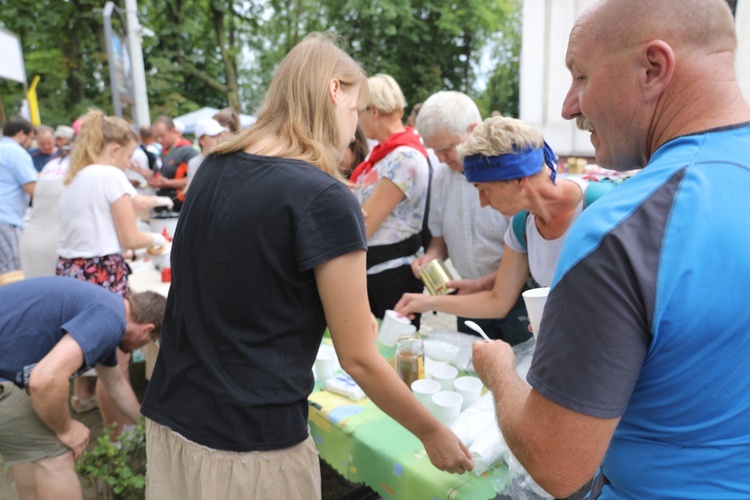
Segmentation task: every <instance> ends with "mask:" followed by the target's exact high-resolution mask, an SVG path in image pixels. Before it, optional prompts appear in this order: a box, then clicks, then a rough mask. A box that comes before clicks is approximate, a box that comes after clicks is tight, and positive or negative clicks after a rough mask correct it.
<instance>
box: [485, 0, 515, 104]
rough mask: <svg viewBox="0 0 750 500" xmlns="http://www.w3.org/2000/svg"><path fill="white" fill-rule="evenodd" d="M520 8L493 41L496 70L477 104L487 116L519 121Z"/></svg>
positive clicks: (491, 49)
mask: <svg viewBox="0 0 750 500" xmlns="http://www.w3.org/2000/svg"><path fill="white" fill-rule="evenodd" d="M518 3H519V5H518V8H517V9H516V10H515V11H514V13H513V14H512V15H510V16H508V18H507V19H506V24H505V26H504V28H503V29H502V30H500V31H498V32H497V33H496V34H495V35H494V36H493V37H492V40H491V41H490V44H489V45H490V50H489V53H490V56H491V59H492V61H493V66H494V70H493V71H492V73H491V76H490V78H489V79H488V81H487V87H486V88H485V90H484V92H482V94H481V96H480V98H479V99H478V101H477V105H478V106H479V109H480V111H481V112H482V115H483V116H489V115H490V114H491V113H492V112H493V111H499V112H500V113H501V114H502V115H503V116H512V117H515V118H518V115H519V109H518V101H519V95H518V92H519V86H520V82H519V62H520V56H521V12H520V1H519V2H518Z"/></svg>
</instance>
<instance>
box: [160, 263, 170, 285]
mask: <svg viewBox="0 0 750 500" xmlns="http://www.w3.org/2000/svg"><path fill="white" fill-rule="evenodd" d="M161 281H162V282H163V283H169V282H170V281H172V268H171V267H165V268H164V269H162V270H161Z"/></svg>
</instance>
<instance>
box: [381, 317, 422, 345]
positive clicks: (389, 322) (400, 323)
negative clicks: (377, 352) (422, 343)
mask: <svg viewBox="0 0 750 500" xmlns="http://www.w3.org/2000/svg"><path fill="white" fill-rule="evenodd" d="M416 331H417V328H416V327H415V326H414V325H412V324H411V320H410V319H409V318H407V317H405V316H402V317H399V316H398V313H396V311H393V310H391V309H388V310H386V311H385V315H383V321H382V322H381V323H380V330H379V331H378V340H379V341H380V343H381V344H383V345H387V346H388V347H393V346H395V345H396V342H397V341H398V339H399V337H401V336H403V335H411V334H413V333H414V332H416Z"/></svg>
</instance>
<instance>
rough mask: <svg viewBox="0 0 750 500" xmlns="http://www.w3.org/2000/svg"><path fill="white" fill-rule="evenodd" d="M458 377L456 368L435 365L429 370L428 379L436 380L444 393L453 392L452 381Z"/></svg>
mask: <svg viewBox="0 0 750 500" xmlns="http://www.w3.org/2000/svg"><path fill="white" fill-rule="evenodd" d="M457 376H458V368H456V367H455V366H451V365H437V366H433V367H432V368H431V369H430V377H431V378H432V380H437V381H438V382H439V383H440V387H442V388H443V390H444V391H452V390H453V381H454V380H456V377H457Z"/></svg>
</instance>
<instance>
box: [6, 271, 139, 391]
mask: <svg viewBox="0 0 750 500" xmlns="http://www.w3.org/2000/svg"><path fill="white" fill-rule="evenodd" d="M125 324H126V322H125V304H124V303H123V299H122V297H120V296H119V295H117V294H115V293H112V292H110V291H109V290H107V289H106V288H103V287H101V286H98V285H94V284H91V283H87V282H85V281H79V280H77V279H75V278H63V277H59V276H55V277H44V278H32V279H27V280H24V281H19V282H17V283H13V284H10V285H6V286H2V287H0V346H2V348H0V377H3V378H5V379H8V380H11V381H13V382H15V383H16V384H17V385H19V386H21V387H23V386H26V385H27V384H28V380H29V374H30V373H31V370H32V369H33V368H34V366H36V364H37V363H38V362H39V361H41V359H42V358H43V357H45V356H46V355H47V354H48V353H49V352H50V351H51V350H52V348H53V347H55V345H57V343H58V342H59V341H60V339H61V338H63V336H65V334H66V333H69V334H70V335H71V336H72V337H73V339H75V341H76V342H77V343H78V345H79V346H80V347H81V350H82V351H83V357H84V363H83V365H82V366H81V368H80V370H78V373H83V372H84V371H86V370H88V369H90V368H91V367H93V366H95V365H97V364H103V365H105V366H116V365H117V357H116V355H115V349H116V347H117V345H118V344H119V343H120V340H121V339H122V335H123V334H124V333H125Z"/></svg>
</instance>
